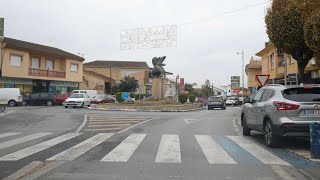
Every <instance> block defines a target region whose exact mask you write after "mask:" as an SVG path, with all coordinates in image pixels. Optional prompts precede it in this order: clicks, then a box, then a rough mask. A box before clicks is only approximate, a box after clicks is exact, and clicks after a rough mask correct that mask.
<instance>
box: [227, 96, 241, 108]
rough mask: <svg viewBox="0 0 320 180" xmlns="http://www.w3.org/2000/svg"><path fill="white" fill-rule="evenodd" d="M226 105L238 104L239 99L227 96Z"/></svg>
mask: <svg viewBox="0 0 320 180" xmlns="http://www.w3.org/2000/svg"><path fill="white" fill-rule="evenodd" d="M226 105H227V106H238V105H239V101H238V99H237V98H235V97H227V101H226Z"/></svg>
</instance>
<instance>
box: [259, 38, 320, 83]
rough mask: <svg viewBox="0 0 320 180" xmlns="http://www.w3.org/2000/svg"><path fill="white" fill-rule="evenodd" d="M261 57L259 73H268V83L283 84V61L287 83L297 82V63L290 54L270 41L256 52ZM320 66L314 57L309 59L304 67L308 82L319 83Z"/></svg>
mask: <svg viewBox="0 0 320 180" xmlns="http://www.w3.org/2000/svg"><path fill="white" fill-rule="evenodd" d="M256 55H257V56H259V57H261V73H262V74H269V75H270V78H269V81H268V84H284V79H285V61H284V59H285V60H286V64H287V68H286V70H287V83H288V84H289V85H295V84H297V82H298V78H297V74H298V64H297V61H296V60H295V59H293V58H292V56H291V55H290V54H286V58H284V53H283V52H281V51H279V50H278V49H277V48H276V47H275V46H274V45H273V44H272V43H266V44H265V47H264V49H262V50H261V51H260V52H258V53H257V54H256ZM319 70H320V67H319V66H318V65H317V64H316V60H315V58H313V59H311V60H310V61H309V63H308V65H307V66H306V68H305V71H304V73H305V76H307V77H308V79H310V82H309V83H320V81H319V80H320V71H319Z"/></svg>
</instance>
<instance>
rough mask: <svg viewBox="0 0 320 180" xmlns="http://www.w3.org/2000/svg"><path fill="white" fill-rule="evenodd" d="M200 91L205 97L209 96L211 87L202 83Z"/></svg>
mask: <svg viewBox="0 0 320 180" xmlns="http://www.w3.org/2000/svg"><path fill="white" fill-rule="evenodd" d="M202 93H203V95H204V96H205V98H208V97H209V96H211V95H212V89H211V87H210V85H203V86H202Z"/></svg>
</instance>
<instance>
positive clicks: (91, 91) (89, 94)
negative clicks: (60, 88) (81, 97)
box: [71, 90, 98, 98]
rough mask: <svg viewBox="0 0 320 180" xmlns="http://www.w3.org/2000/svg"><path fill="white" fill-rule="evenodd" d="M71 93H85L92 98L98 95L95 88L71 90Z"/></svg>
mask: <svg viewBox="0 0 320 180" xmlns="http://www.w3.org/2000/svg"><path fill="white" fill-rule="evenodd" d="M71 93H72V94H73V93H86V94H87V95H88V96H89V97H90V98H94V97H95V96H96V95H98V92H97V91H96V90H73V91H72V92H71Z"/></svg>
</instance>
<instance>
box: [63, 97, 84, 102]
mask: <svg viewBox="0 0 320 180" xmlns="http://www.w3.org/2000/svg"><path fill="white" fill-rule="evenodd" d="M83 100H84V99H83V98H68V99H66V102H69V101H83Z"/></svg>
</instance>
